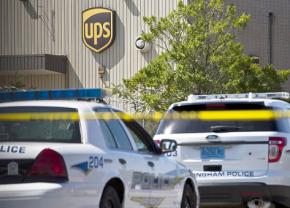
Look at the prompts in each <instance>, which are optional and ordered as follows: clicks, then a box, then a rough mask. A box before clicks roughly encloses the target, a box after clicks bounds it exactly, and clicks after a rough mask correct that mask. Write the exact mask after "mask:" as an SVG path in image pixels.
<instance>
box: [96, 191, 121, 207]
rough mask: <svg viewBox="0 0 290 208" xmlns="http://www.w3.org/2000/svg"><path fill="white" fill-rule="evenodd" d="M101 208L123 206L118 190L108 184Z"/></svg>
mask: <svg viewBox="0 0 290 208" xmlns="http://www.w3.org/2000/svg"><path fill="white" fill-rule="evenodd" d="M100 208H121V202H120V199H119V196H118V193H117V192H116V190H115V189H114V188H113V187H111V186H108V187H107V188H106V189H105V190H104V193H103V196H102V199H101V203H100Z"/></svg>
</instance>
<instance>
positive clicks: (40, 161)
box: [25, 149, 68, 182]
mask: <svg viewBox="0 0 290 208" xmlns="http://www.w3.org/2000/svg"><path fill="white" fill-rule="evenodd" d="M67 180H68V176H67V171H66V166H65V162H64V160H63V157H62V156H61V155H60V154H59V153H58V152H56V151H54V150H52V149H44V150H43V151H41V152H40V153H39V155H38V156H37V157H36V159H35V161H34V163H33V165H32V167H31V168H30V170H29V172H28V174H27V177H26V179H25V181H33V182H35V181H37V182H65V181H67Z"/></svg>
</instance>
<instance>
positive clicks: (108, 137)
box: [99, 120, 117, 149]
mask: <svg viewBox="0 0 290 208" xmlns="http://www.w3.org/2000/svg"><path fill="white" fill-rule="evenodd" d="M99 122H100V126H101V129H102V132H103V134H104V137H105V142H106V144H107V146H108V147H109V148H111V149H117V142H116V140H115V138H114V136H113V135H112V132H111V130H110V129H109V127H108V125H107V124H106V122H105V121H104V120H99Z"/></svg>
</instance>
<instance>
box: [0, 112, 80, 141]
mask: <svg viewBox="0 0 290 208" xmlns="http://www.w3.org/2000/svg"><path fill="white" fill-rule="evenodd" d="M73 112H77V110H76V109H73V108H63V107H0V115H1V114H2V115H3V114H5V115H8V116H7V118H8V119H7V118H6V119H3V118H2V119H0V142H1V141H13V142H14V141H17V142H22V141H32V142H63V143H80V142H81V136H80V127H79V121H78V120H71V119H52V118H47V119H46V118H42V119H35V118H33V119H29V118H28V119H26V118H23V119H21V120H20V118H21V117H20V116H21V115H23V114H26V115H29V114H30V113H31V114H32V113H34V114H35V113H36V114H37V113H48V115H52V114H53V113H73ZM9 115H11V117H10V116H9ZM12 116H14V117H12Z"/></svg>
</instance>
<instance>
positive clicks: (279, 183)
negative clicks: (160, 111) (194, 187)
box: [154, 92, 290, 208]
mask: <svg viewBox="0 0 290 208" xmlns="http://www.w3.org/2000/svg"><path fill="white" fill-rule="evenodd" d="M276 98H289V94H288V93H284V92H278V93H245V94H217V95H190V96H189V97H188V100H187V101H183V102H179V103H175V104H172V105H171V106H170V108H169V110H168V114H167V115H168V116H169V115H173V114H174V113H175V114H174V115H176V114H180V115H182V116H183V117H184V116H185V119H164V120H163V121H161V123H160V125H159V127H158V130H157V133H156V135H155V137H154V140H156V141H162V140H163V139H174V140H176V141H177V143H178V148H177V151H175V152H171V153H168V156H169V157H171V158H174V159H175V160H177V161H179V162H181V163H183V164H184V165H187V166H188V167H189V168H191V170H192V171H193V173H194V174H195V176H196V177H197V181H198V184H199V191H200V197H201V199H200V201H201V207H203V206H206V207H208V206H216V205H218V206H219V207H226V206H232V205H235V206H241V207H250V208H254V207H262V208H269V207H274V206H275V205H276V207H290V123H289V121H290V120H289V110H290V104H289V103H288V102H285V101H282V100H279V99H276ZM287 112H288V114H287ZM190 114H192V115H191V118H190ZM186 115H188V116H187V117H186ZM275 115H277V116H275ZM279 115H280V116H279Z"/></svg>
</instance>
